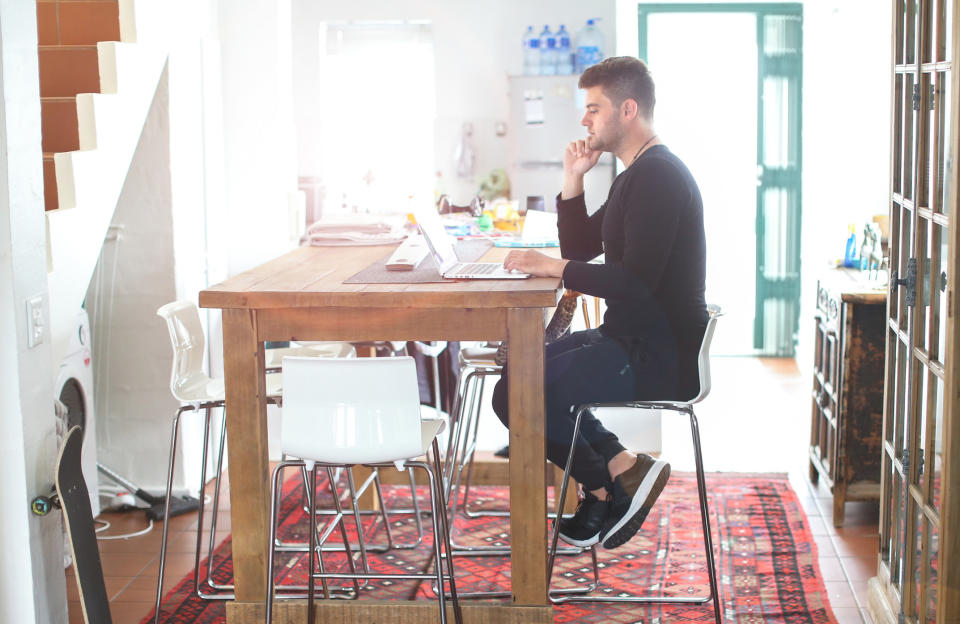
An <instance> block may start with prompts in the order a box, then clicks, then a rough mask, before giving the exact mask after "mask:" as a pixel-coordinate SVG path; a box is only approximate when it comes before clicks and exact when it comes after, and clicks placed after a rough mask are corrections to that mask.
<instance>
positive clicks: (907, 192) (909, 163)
mask: <svg viewBox="0 0 960 624" xmlns="http://www.w3.org/2000/svg"><path fill="white" fill-rule="evenodd" d="M903 80H904V86H903V126H902V127H901V129H900V149H901V150H902V152H903V158H902V160H901V162H902V163H903V168H902V172H901V175H902V176H903V182H902V183H901V184H902V187H903V196H904V197H905V198H907V199H913V198H914V188H913V174H914V171H913V141H914V128H913V124H914V119H915V113H916V111H914V110H913V86H914V84H916V83H915V81H914V76H913V74H905V75H904V76H903Z"/></svg>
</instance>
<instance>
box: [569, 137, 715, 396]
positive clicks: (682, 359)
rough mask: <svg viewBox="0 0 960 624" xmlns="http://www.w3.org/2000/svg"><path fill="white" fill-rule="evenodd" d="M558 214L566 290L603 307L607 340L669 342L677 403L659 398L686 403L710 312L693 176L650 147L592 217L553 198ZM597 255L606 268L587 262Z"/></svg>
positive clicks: (578, 202)
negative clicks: (674, 361)
mask: <svg viewBox="0 0 960 624" xmlns="http://www.w3.org/2000/svg"><path fill="white" fill-rule="evenodd" d="M557 212H558V221H557V227H558V229H559V237H560V251H561V253H562V255H563V257H564V258H567V259H569V260H570V262H568V263H567V266H566V267H565V268H564V271H563V283H564V286H566V287H567V288H570V289H572V290H576V291H579V292H582V293H584V294H587V295H592V296H595V297H602V298H603V299H605V300H606V304H607V311H606V313H605V314H604V318H603V325H602V327H601V330H602V331H603V332H604V333H605V334H607V335H609V336H613V337H616V338H631V337H640V338H647V337H650V336H653V335H656V336H657V337H658V338H662V337H663V336H665V335H666V336H667V337H668V340H667V344H672V345H674V346H675V348H676V355H677V361H678V369H679V370H678V380H677V381H678V384H677V390H678V392H679V395H680V396H676V397H657V398H663V399H668V398H673V399H687V398H691V397H692V396H693V395H694V394H696V392H697V388H698V387H699V379H698V376H697V354H698V352H699V349H700V343H701V341H702V339H703V332H704V329H705V328H706V325H707V310H706V303H705V300H704V281H705V274H706V241H705V236H704V231H703V201H702V199H701V197H700V189H699V188H697V183H696V182H695V181H694V179H693V176H692V175H691V174H690V171H689V170H688V169H687V167H686V166H685V165H684V164H683V163H682V162H681V161H680V159H679V158H677V157H676V156H674V155H673V153H672V152H671V151H670V150H669V149H667V148H666V147H665V146H663V145H655V146H653V147H651V148H650V149H648V150H647V151H646V152H644V153H643V154H642V155H641V156H640V157H639V158H637V160H636V161H634V162H633V163H632V164H631V165H630V166H629V167H627V169H626V170H624V171H623V172H622V173H620V175H618V176H617V178H616V179H615V180H614V181H613V184H612V185H611V186H610V192H609V194H608V195H607V201H606V203H604V205H603V206H601V208H600V209H599V210H598V211H597V212H595V213H594V214H593V215H591V216H587V210H586V205H585V204H584V199H583V195H580V196H578V197H573V198H570V199H567V200H563V199H560V198H559V197H558V199H557ZM601 253H603V254H604V263H603V264H589V263H588V261H589V260H591V259H593V258H595V257H597V256H598V255H600V254H601ZM657 342H658V343H661V344H662V342H663V341H661V340H658V341H657Z"/></svg>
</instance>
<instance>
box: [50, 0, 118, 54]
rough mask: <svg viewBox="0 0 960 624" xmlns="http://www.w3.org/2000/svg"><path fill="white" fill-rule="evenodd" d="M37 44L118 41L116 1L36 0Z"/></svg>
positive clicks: (90, 43)
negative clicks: (67, 0) (65, 0)
mask: <svg viewBox="0 0 960 624" xmlns="http://www.w3.org/2000/svg"><path fill="white" fill-rule="evenodd" d="M37 31H38V34H39V35H40V36H39V43H40V45H56V44H63V45H94V44H96V43H97V42H98V41H120V11H119V5H118V3H117V0H70V2H55V1H53V0H37Z"/></svg>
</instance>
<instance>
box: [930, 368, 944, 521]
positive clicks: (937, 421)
mask: <svg viewBox="0 0 960 624" xmlns="http://www.w3.org/2000/svg"><path fill="white" fill-rule="evenodd" d="M934 383H935V385H936V388H935V389H934V390H933V393H934V396H935V397H936V403H935V405H936V407H935V408H934V422H933V429H934V433H933V449H932V451H933V453H932V459H931V460H930V463H931V464H932V465H931V466H930V468H929V469H928V472H929V473H930V474H931V475H932V477H931V478H932V479H933V492H932V497H933V498H932V500H931V501H930V503H931V505H932V506H933V508H934V510H936V512H937V516H940V500H941V498H942V497H941V494H940V486H941V484H942V483H943V480H942V478H941V477H942V475H941V470H942V467H943V382H942V381H940V380H939V379H937V380H936V381H935V382H934Z"/></svg>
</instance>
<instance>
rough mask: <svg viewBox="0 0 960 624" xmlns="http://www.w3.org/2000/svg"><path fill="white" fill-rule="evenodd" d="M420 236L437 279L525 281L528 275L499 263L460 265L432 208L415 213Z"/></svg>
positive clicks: (447, 236) (441, 222) (451, 240)
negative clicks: (509, 269) (431, 260)
mask: <svg viewBox="0 0 960 624" xmlns="http://www.w3.org/2000/svg"><path fill="white" fill-rule="evenodd" d="M415 216H416V218H417V223H418V224H419V225H420V232H421V233H422V234H423V238H424V240H425V241H426V242H427V247H428V248H429V249H430V255H431V256H433V259H434V261H436V263H437V267H438V268H439V269H440V275H442V276H443V277H445V278H448V279H525V278H527V277H530V274H529V273H514V272H511V271H507V270H506V269H504V268H503V265H502V264H501V263H499V262H461V261H460V259H459V258H458V257H457V251H456V249H455V248H454V245H453V239H451V237H450V235H449V234H447V231H446V230H445V229H443V221H441V219H440V215H439V214H438V213H437V212H436V211H434V210H432V208H423V209H420V210H417V211H416V213H415Z"/></svg>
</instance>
